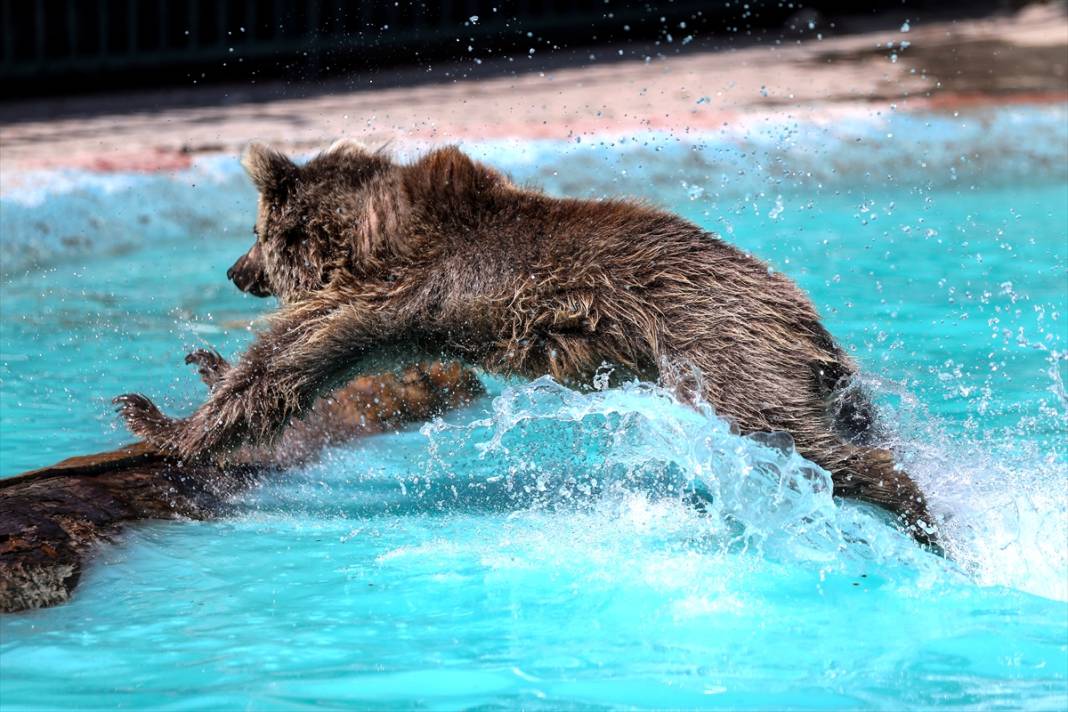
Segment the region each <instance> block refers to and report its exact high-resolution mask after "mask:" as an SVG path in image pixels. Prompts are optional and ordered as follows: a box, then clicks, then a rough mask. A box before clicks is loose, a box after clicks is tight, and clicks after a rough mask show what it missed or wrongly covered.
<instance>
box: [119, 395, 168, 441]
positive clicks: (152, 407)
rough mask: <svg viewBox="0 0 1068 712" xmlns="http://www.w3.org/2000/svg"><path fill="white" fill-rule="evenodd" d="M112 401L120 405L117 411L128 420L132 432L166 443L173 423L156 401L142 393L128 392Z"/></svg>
mask: <svg viewBox="0 0 1068 712" xmlns="http://www.w3.org/2000/svg"><path fill="white" fill-rule="evenodd" d="M111 402H112V403H114V404H115V405H116V406H118V408H117V409H116V411H117V412H118V413H119V415H121V416H122V419H123V420H125V421H126V427H127V428H129V429H130V432H132V433H133V434H134V435H137V436H138V437H141V438H144V439H145V440H148V441H149V442H151V443H152V444H154V445H163V444H164V442H165V441H166V438H167V436H168V435H169V434H170V431H171V429H172V426H173V423H172V421H171V419H170V418H168V417H167V416H165V415H164V414H163V413H161V412H160V410H159V408H157V407H156V404H155V403H153V402H152V401H150V400H149V399H148V398H146V397H145V396H143V395H141V394H140V393H126V394H123V395H121V396H118V397H117V398H115V399H114V400H112V401H111Z"/></svg>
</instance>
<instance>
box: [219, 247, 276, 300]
mask: <svg viewBox="0 0 1068 712" xmlns="http://www.w3.org/2000/svg"><path fill="white" fill-rule="evenodd" d="M226 278H227V279H229V280H230V281H231V282H233V283H234V284H235V285H236V286H237V288H238V289H240V290H241V291H242V292H245V293H246V294H251V295H252V296H254V297H269V296H271V287H270V284H269V283H268V282H267V271H266V270H265V269H264V268H263V262H262V260H261V259H260V245H259V243H258V242H257V243H256V244H255V245H253V247H252V249H251V250H249V251H248V252H246V253H245V254H243V255H241V256H240V257H238V258H237V262H234V264H233V266H231V267H230V269H228V270H226Z"/></svg>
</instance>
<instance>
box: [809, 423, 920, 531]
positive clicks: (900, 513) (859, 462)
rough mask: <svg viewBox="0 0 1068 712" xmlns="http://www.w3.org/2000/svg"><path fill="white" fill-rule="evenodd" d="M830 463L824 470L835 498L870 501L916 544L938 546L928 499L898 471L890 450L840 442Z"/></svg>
mask: <svg viewBox="0 0 1068 712" xmlns="http://www.w3.org/2000/svg"><path fill="white" fill-rule="evenodd" d="M830 460H832V462H831V463H829V464H830V466H829V467H827V469H828V470H830V472H831V477H832V479H833V481H834V493H835V494H836V495H837V496H839V497H848V498H850V499H857V500H861V501H863V502H871V503H872V504H876V505H878V506H880V507H882V508H883V509H886V510H889V511H890V512H892V513H894V514H895V515H897V517H898V519H899V521H900V522H901V524H902V525H903V526H904V528H905V530H906V531H907V532H908V533H909V534H911V535H912V537H913V538H914V539H916V541H918V542H920V543H921V544H927V545H931V546H937V536H936V533H935V522H934V519H933V518H932V517H931V514H930V512H929V510H928V508H927V498H926V497H925V496H924V494H923V492H922V491H920V488H919V487H918V486H917V485H916V483H915V482H914V481H913V480H912V478H911V477H909V475H908V474H907V473H906V472H904V471H903V470H901V469H900V468H898V466H897V465H896V464H895V462H894V456H893V454H892V453H891V452H890V451H889V450H884V449H881V448H871V447H860V446H854V445H849V444H846V443H843V444H842V445H840V446H839V447H838V448H836V450H835V452H834V453H833V456H832V457H831V458H830ZM825 467H826V465H825Z"/></svg>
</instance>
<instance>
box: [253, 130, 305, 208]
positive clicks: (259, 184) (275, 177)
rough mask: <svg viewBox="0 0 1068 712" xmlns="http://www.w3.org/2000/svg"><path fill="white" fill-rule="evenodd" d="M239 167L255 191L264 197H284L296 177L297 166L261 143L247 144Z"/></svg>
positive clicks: (286, 157)
mask: <svg viewBox="0 0 1068 712" xmlns="http://www.w3.org/2000/svg"><path fill="white" fill-rule="evenodd" d="M241 165H242V166H244V167H245V171H246V172H247V173H248V177H249V178H251V179H252V183H253V184H254V185H255V186H256V188H257V190H259V191H260V192H261V193H263V194H264V195H271V196H279V195H284V194H285V193H286V192H288V190H289V188H290V187H291V186H292V184H293V182H294V181H295V180H296V177H297V170H298V169H297V164H295V163H293V161H291V160H289V157H288V156H286V155H285V154H283V153H281V152H279V151H276V150H274V149H273V148H269V147H268V146H264V145H263V144H262V143H252V144H249V147H248V148H246V149H245V155H243V156H242V157H241Z"/></svg>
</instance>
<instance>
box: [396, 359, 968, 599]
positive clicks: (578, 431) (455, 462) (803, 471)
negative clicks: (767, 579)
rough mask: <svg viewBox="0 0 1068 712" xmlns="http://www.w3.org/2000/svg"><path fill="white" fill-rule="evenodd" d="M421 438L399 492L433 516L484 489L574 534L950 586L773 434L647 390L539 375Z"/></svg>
mask: <svg viewBox="0 0 1068 712" xmlns="http://www.w3.org/2000/svg"><path fill="white" fill-rule="evenodd" d="M422 433H423V434H424V435H425V436H426V437H427V438H428V439H429V441H430V442H429V450H428V452H429V458H428V462H427V465H426V468H425V471H424V472H422V473H420V474H418V475H415V476H413V477H412V479H411V480H410V481H409V482H408V483H407V488H408V489H409V490H410V491H412V492H414V493H415V496H426V497H430V498H435V497H436V498H438V501H439V502H440V504H441V506H442V507H446V508H447V507H451V506H455V505H457V504H458V503H461V502H462V501H464V500H465V499H468V498H471V497H472V496H475V495H474V494H473V493H478V494H479V495H481V496H487V493H488V492H489V491H490V490H493V491H494V492H495V494H494V495H492V496H491V499H493V500H494V501H497V502H498V503H501V506H503V507H508V508H512V509H514V510H525V511H549V512H552V511H558V510H561V509H565V510H568V511H569V513H570V514H572V515H581V516H582V517H583V518H584V520H583V521H584V523H583V524H581V525H580V526H579V528H580V529H582V530H585V531H598V530H603V529H604V528H605V527H608V528H612V527H615V526H616V525H617V523H618V522H619V521H621V520H629V521H631V523H632V524H634V523H635V522H637V523H638V524H640V525H641V526H640V527H639V528H640V529H642V530H643V531H645V532H646V534H647V535H648V536H652V537H654V538H655V537H659V536H669V537H672V536H683V534H682V532H685V535H684V536H685V538H686V539H687V540H688V541H690V542H691V545H692V546H693V547H694V551H700V552H701V553H702V554H703V555H705V556H714V557H720V558H723V557H739V556H741V557H755V558H758V559H764V560H769V561H776V562H784V563H785V562H789V563H790V564H791V565H802V566H807V567H809V568H810V569H812V570H814V571H817V572H818V573H820V574H821V575H824V574H827V573H830V572H838V573H843V574H848V575H852V574H856V573H858V572H860V571H862V570H867V569H868V568H869V567H871V566H886V567H890V568H896V569H898V570H899V571H907V572H909V573H908V574H906V578H908V579H909V580H910V581H911V582H912V583H916V582H917V581H919V580H920V579H923V578H925V577H928V578H929V577H931V576H934V577H935V578H943V579H947V578H948V579H954V580H956V579H958V578H959V577H960V576H961V573H960V571H959V570H958V569H957V567H956V566H955V565H954V564H953V563H952V562H951V561H947V560H944V559H941V558H939V557H936V556H933V555H931V554H929V553H927V552H925V551H923V550H921V549H920V548H918V547H917V546H916V545H915V544H914V543H913V542H912V540H911V539H910V538H909V537H907V536H906V535H904V534H903V533H901V532H900V531H899V530H897V529H896V528H895V527H894V526H893V525H892V524H890V523H889V518H888V517H887V516H886V515H885V514H884V513H883V512H881V511H879V510H877V509H875V508H873V507H868V506H866V505H861V504H857V503H852V502H846V503H842V502H838V501H836V500H835V499H834V498H833V497H832V483H831V478H830V475H829V473H828V472H826V471H825V470H823V469H822V468H820V467H818V466H817V465H815V464H813V463H812V462H810V461H808V460H806V459H804V458H802V457H801V456H800V455H798V454H797V452H796V451H795V450H794V448H793V444H792V442H791V441H790V438H789V437H788V436H786V435H785V434H782V433H778V434H770V435H767V434H765V435H758V436H749V437H745V436H741V435H738V434H737V433H735V432H732V429H731V427H730V425H729V424H728V422H727V421H725V420H723V419H721V418H719V417H717V416H716V415H715V414H714V413H713V412H712V409H711V408H710V407H708V406H707V405H702V406H700V407H698V408H696V409H695V408H691V407H688V406H685V405H682V404H680V403H679V402H678V401H676V400H675V399H674V398H673V397H672V395H671V394H670V393H668V392H667V391H665V390H663V389H661V388H659V387H657V386H653V385H650V384H645V383H637V382H634V383H630V384H626V385H624V386H622V387H621V388H616V389H612V390H605V391H595V392H590V393H580V392H577V391H574V390H570V389H568V388H565V387H564V386H561V385H560V384H558V383H556V382H554V381H552V380H551V379H549V378H541V379H538V380H536V381H534V382H532V383H530V384H527V385H523V386H515V387H510V388H507V389H505V390H504V392H503V393H502V394H501V395H500V396H499V397H498V398H496V399H495V400H494V401H493V404H492V409H491V412H490V414H489V415H488V417H486V418H483V419H480V420H476V421H474V422H471V423H466V424H453V423H450V422H446V421H442V420H438V421H435V422H434V423H431V424H428V425H426V426H424V427H423V429H422ZM666 512H670V517H674V518H677V520H678V521H677V523H670V522H668V521H666V519H667V518H668V517H669V515H667V514H665V513H666ZM591 518H592V521H591ZM594 522H596V523H594ZM643 522H644V523H643ZM651 522H656V523H657V524H656V525H654V524H652V523H651ZM646 524H648V526H646ZM578 535H579V534H578V533H576V532H568V533H567V536H569V537H573V536H578Z"/></svg>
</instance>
